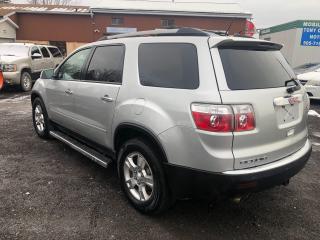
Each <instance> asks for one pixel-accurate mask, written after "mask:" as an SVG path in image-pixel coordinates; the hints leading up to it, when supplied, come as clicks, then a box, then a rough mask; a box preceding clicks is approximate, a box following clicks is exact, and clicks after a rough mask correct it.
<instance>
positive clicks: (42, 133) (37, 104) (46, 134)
mask: <svg viewBox="0 0 320 240" xmlns="http://www.w3.org/2000/svg"><path fill="white" fill-rule="evenodd" d="M39 108H40V109H41V111H42V116H43V121H42V122H43V129H42V130H41V128H39V127H38V125H37V120H36V117H39V114H38V116H37V113H38V112H37V109H38V110H39ZM32 120H33V127H34V129H35V131H36V133H37V134H38V136H39V137H40V138H43V139H48V138H50V124H49V123H50V121H49V118H48V114H47V110H46V108H45V106H44V104H43V102H42V100H41V98H39V97H37V98H36V99H35V100H34V101H33V103H32Z"/></svg>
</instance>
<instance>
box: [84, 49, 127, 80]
mask: <svg viewBox="0 0 320 240" xmlns="http://www.w3.org/2000/svg"><path fill="white" fill-rule="evenodd" d="M124 52H125V48H124V46H103V47H97V48H96V50H95V52H94V54H93V57H92V59H91V62H90V64H89V67H88V71H87V74H86V80H92V81H97V82H109V83H121V82H122V71H123V60H124Z"/></svg>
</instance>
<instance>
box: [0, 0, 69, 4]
mask: <svg viewBox="0 0 320 240" xmlns="http://www.w3.org/2000/svg"><path fill="white" fill-rule="evenodd" d="M0 1H1V0H0ZM27 2H28V3H30V4H38V5H70V4H71V3H72V2H73V0H28V1H27Z"/></svg>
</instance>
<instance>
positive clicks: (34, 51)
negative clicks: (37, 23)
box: [31, 46, 41, 56]
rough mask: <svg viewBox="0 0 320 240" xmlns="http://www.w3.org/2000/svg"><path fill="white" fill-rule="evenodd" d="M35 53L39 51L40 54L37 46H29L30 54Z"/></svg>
mask: <svg viewBox="0 0 320 240" xmlns="http://www.w3.org/2000/svg"><path fill="white" fill-rule="evenodd" d="M35 53H39V54H40V55H41V53H40V50H39V48H38V47H36V46H34V47H32V48H31V56H32V55H33V54H35Z"/></svg>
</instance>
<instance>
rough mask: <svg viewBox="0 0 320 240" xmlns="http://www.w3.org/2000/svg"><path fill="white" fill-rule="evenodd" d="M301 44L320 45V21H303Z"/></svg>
mask: <svg viewBox="0 0 320 240" xmlns="http://www.w3.org/2000/svg"><path fill="white" fill-rule="evenodd" d="M301 46H317V47H320V22H309V21H306V22H303V28H302V36H301Z"/></svg>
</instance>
